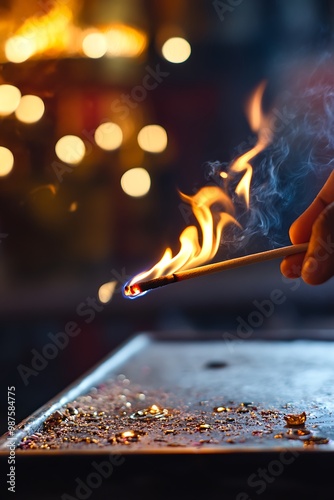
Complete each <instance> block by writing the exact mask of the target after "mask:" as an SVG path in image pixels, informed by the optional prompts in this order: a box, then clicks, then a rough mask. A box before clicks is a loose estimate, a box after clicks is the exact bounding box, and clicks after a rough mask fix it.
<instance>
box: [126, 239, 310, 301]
mask: <svg viewBox="0 0 334 500" xmlns="http://www.w3.org/2000/svg"><path fill="white" fill-rule="evenodd" d="M307 247H308V243H300V244H298V245H289V246H287V247H281V248H274V249H273V250H267V251H265V252H259V253H254V254H250V255H245V256H244V257H237V258H235V259H230V260H224V261H222V262H215V263H214V264H207V265H206V266H200V267H194V268H193V269H188V270H187V271H179V272H176V273H173V274H169V275H167V276H160V277H159V278H154V279H152V280H148V281H142V282H139V283H133V284H132V285H126V286H125V288H124V295H125V296H127V297H135V296H138V295H140V294H141V293H143V292H147V291H148V290H152V289H154V288H159V287H161V286H166V285H169V284H170V283H175V282H177V281H184V280H188V279H191V278H197V277H199V276H206V275H208V274H212V273H217V272H219V271H225V270H226V269H233V268H235V267H241V266H248V265H249V264H255V263H257V262H264V261H266V260H271V259H277V258H281V257H287V256H288V255H293V254H296V253H303V252H306V250H307Z"/></svg>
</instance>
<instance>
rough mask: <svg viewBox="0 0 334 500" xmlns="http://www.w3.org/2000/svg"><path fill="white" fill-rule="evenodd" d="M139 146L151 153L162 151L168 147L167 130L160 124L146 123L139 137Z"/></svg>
mask: <svg viewBox="0 0 334 500" xmlns="http://www.w3.org/2000/svg"><path fill="white" fill-rule="evenodd" d="M137 140H138V144H139V146H140V147H141V148H142V149H143V150H144V151H148V152H150V153H161V152H162V151H164V150H165V149H166V147H167V143H168V138H167V132H166V130H165V129H164V128H163V127H161V126H160V125H146V126H145V127H143V128H142V129H141V131H140V132H139V134H138V137H137Z"/></svg>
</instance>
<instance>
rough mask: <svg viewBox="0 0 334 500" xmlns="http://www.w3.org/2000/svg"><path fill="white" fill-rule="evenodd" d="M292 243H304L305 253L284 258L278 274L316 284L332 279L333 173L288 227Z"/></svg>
mask: <svg viewBox="0 0 334 500" xmlns="http://www.w3.org/2000/svg"><path fill="white" fill-rule="evenodd" d="M289 235H290V239H291V242H292V243H293V244H296V243H307V242H308V241H309V242H310V243H309V246H308V249H307V252H306V254H305V253H304V254H296V255H290V256H289V257H286V258H285V259H284V260H283V261H282V263H281V272H282V273H283V274H284V276H286V277H287V278H298V277H300V276H301V277H302V279H303V280H304V281H305V282H306V283H308V284H310V285H319V284H320V283H324V282H325V281H327V280H328V279H329V278H331V277H332V276H334V172H332V173H331V174H330V176H329V178H328V180H327V181H326V183H325V185H324V186H323V188H322V189H321V190H320V192H319V194H318V195H317V196H316V198H315V200H314V201H313V202H312V203H311V205H310V206H309V207H308V208H307V209H306V210H305V212H304V213H302V215H301V216H300V217H298V219H296V220H295V222H294V223H293V224H292V225H291V227H290V231H289Z"/></svg>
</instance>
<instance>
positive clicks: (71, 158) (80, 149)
mask: <svg viewBox="0 0 334 500" xmlns="http://www.w3.org/2000/svg"><path fill="white" fill-rule="evenodd" d="M55 151H56V155H57V156H58V158H59V159H60V160H61V161H64V162H65V163H70V164H72V165H76V164H78V163H80V162H81V161H82V160H83V158H84V156H85V154H86V147H85V143H84V142H83V140H82V139H80V137H77V136H76V135H64V136H63V137H61V139H59V141H58V142H57V144H56V146H55Z"/></svg>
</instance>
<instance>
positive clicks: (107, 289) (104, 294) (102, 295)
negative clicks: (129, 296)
mask: <svg viewBox="0 0 334 500" xmlns="http://www.w3.org/2000/svg"><path fill="white" fill-rule="evenodd" d="M116 285H117V281H109V282H108V283H104V284H103V285H101V286H100V288H99V291H98V297H99V301H100V302H102V304H106V303H107V302H109V301H110V300H111V298H112V296H113V294H114V291H115V288H116Z"/></svg>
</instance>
